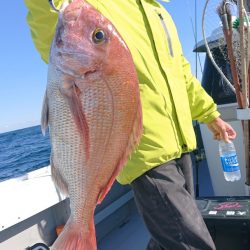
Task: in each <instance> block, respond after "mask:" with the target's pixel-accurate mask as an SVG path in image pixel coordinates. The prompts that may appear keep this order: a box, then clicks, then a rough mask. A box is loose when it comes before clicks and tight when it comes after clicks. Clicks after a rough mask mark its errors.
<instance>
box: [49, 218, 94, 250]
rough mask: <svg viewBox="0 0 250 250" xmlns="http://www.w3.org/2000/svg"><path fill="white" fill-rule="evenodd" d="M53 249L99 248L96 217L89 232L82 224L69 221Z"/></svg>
mask: <svg viewBox="0 0 250 250" xmlns="http://www.w3.org/2000/svg"><path fill="white" fill-rule="evenodd" d="M51 249H52V250H97V246H96V233H95V225H94V219H92V221H91V224H90V226H89V230H88V232H86V231H84V230H83V228H82V226H81V225H74V224H73V223H71V222H67V224H66V225H65V227H64V229H63V231H62V232H61V233H60V235H59V237H58V238H57V239H56V241H55V242H54V244H53V246H52V247H51Z"/></svg>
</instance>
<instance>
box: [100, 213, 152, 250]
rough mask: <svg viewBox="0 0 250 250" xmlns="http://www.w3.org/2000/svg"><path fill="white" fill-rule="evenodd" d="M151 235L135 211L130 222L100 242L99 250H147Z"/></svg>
mask: <svg viewBox="0 0 250 250" xmlns="http://www.w3.org/2000/svg"><path fill="white" fill-rule="evenodd" d="M149 238H150V236H149V233H148V231H147V229H146V228H145V226H144V224H143V222H142V220H141V218H140V216H139V215H138V213H137V211H136V210H135V211H134V213H133V214H132V215H131V217H130V218H129V220H128V221H127V222H126V223H124V224H123V225H121V226H120V227H118V228H117V229H115V230H113V231H112V232H111V233H109V234H108V235H107V236H106V237H104V238H103V239H102V240H100V241H99V242H98V250H128V249H129V250H145V249H146V246H147V243H148V241H149Z"/></svg>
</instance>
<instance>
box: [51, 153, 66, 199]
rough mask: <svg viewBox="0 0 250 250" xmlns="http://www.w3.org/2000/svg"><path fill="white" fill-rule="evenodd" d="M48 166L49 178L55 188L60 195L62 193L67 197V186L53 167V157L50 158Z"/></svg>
mask: <svg viewBox="0 0 250 250" xmlns="http://www.w3.org/2000/svg"><path fill="white" fill-rule="evenodd" d="M50 165H51V177H52V180H53V182H54V184H55V186H56V187H57V188H58V190H59V191H60V192H61V193H63V194H64V195H66V196H69V191H68V185H67V183H66V181H65V180H64V179H63V177H62V175H61V173H60V172H59V171H58V170H57V168H56V167H55V165H54V162H53V157H50Z"/></svg>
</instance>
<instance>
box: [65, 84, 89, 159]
mask: <svg viewBox="0 0 250 250" xmlns="http://www.w3.org/2000/svg"><path fill="white" fill-rule="evenodd" d="M65 86H66V87H64V88H62V89H61V93H62V95H63V96H64V97H65V99H66V100H67V101H68V104H69V108H70V111H71V114H72V117H73V119H74V122H75V124H76V127H77V129H78V131H79V133H80V136H81V137H82V140H83V145H84V152H85V154H86V159H88V157H89V126H88V123H87V118H86V115H85V113H84V110H83V104H82V101H81V99H80V94H81V90H80V89H79V88H78V87H77V86H76V84H75V83H74V82H69V83H66V84H65Z"/></svg>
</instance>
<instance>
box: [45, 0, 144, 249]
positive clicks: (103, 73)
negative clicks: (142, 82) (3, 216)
mask: <svg viewBox="0 0 250 250" xmlns="http://www.w3.org/2000/svg"><path fill="white" fill-rule="evenodd" d="M48 125H49V128H50V138H51V145H52V147H51V148H52V150H51V169H52V178H53V180H54V182H55V184H56V186H57V187H58V188H59V190H60V191H61V192H65V193H67V194H68V195H69V198H70V207H71V215H70V218H69V220H68V221H67V223H66V225H65V227H64V230H63V231H62V233H61V234H60V235H59V237H58V239H57V240H56V241H55V243H54V244H53V246H52V249H56V250H63V249H65V250H95V249H96V236H95V227H94V209H95V207H96V205H97V204H98V203H100V202H101V201H102V200H103V199H104V197H105V195H106V194H107V192H108V191H109V190H110V188H111V186H112V184H113V182H114V180H115V178H116V176H117V175H118V173H119V171H120V170H121V169H122V167H123V166H124V164H125V163H126V160H127V158H128V156H129V154H130V153H131V152H132V151H133V149H134V147H135V145H136V144H138V143H139V140H140V137H141V134H142V110H141V103H140V96H139V84H138V79H137V74H136V70H135V66H134V64H133V60H132V57H131V54H130V51H129V50H128V48H127V46H126V44H125V42H124V41H123V39H122V38H121V36H120V35H119V33H118V32H117V31H116V29H115V28H114V26H113V25H112V24H111V22H110V21H109V20H107V19H106V18H105V17H104V16H103V15H102V14H100V13H99V12H98V11H97V10H96V9H94V8H93V7H92V6H91V5H89V4H88V3H87V2H85V1H84V0H75V1H73V2H72V3H70V4H69V5H67V6H66V7H64V8H63V9H61V10H60V13H59V20H58V24H57V30H56V34H55V37H54V41H53V43H52V46H51V52H50V62H49V67H48V83H47V89H46V94H45V98H44V104H43V111H42V129H43V130H44V131H45V129H46V127H47V126H48Z"/></svg>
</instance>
